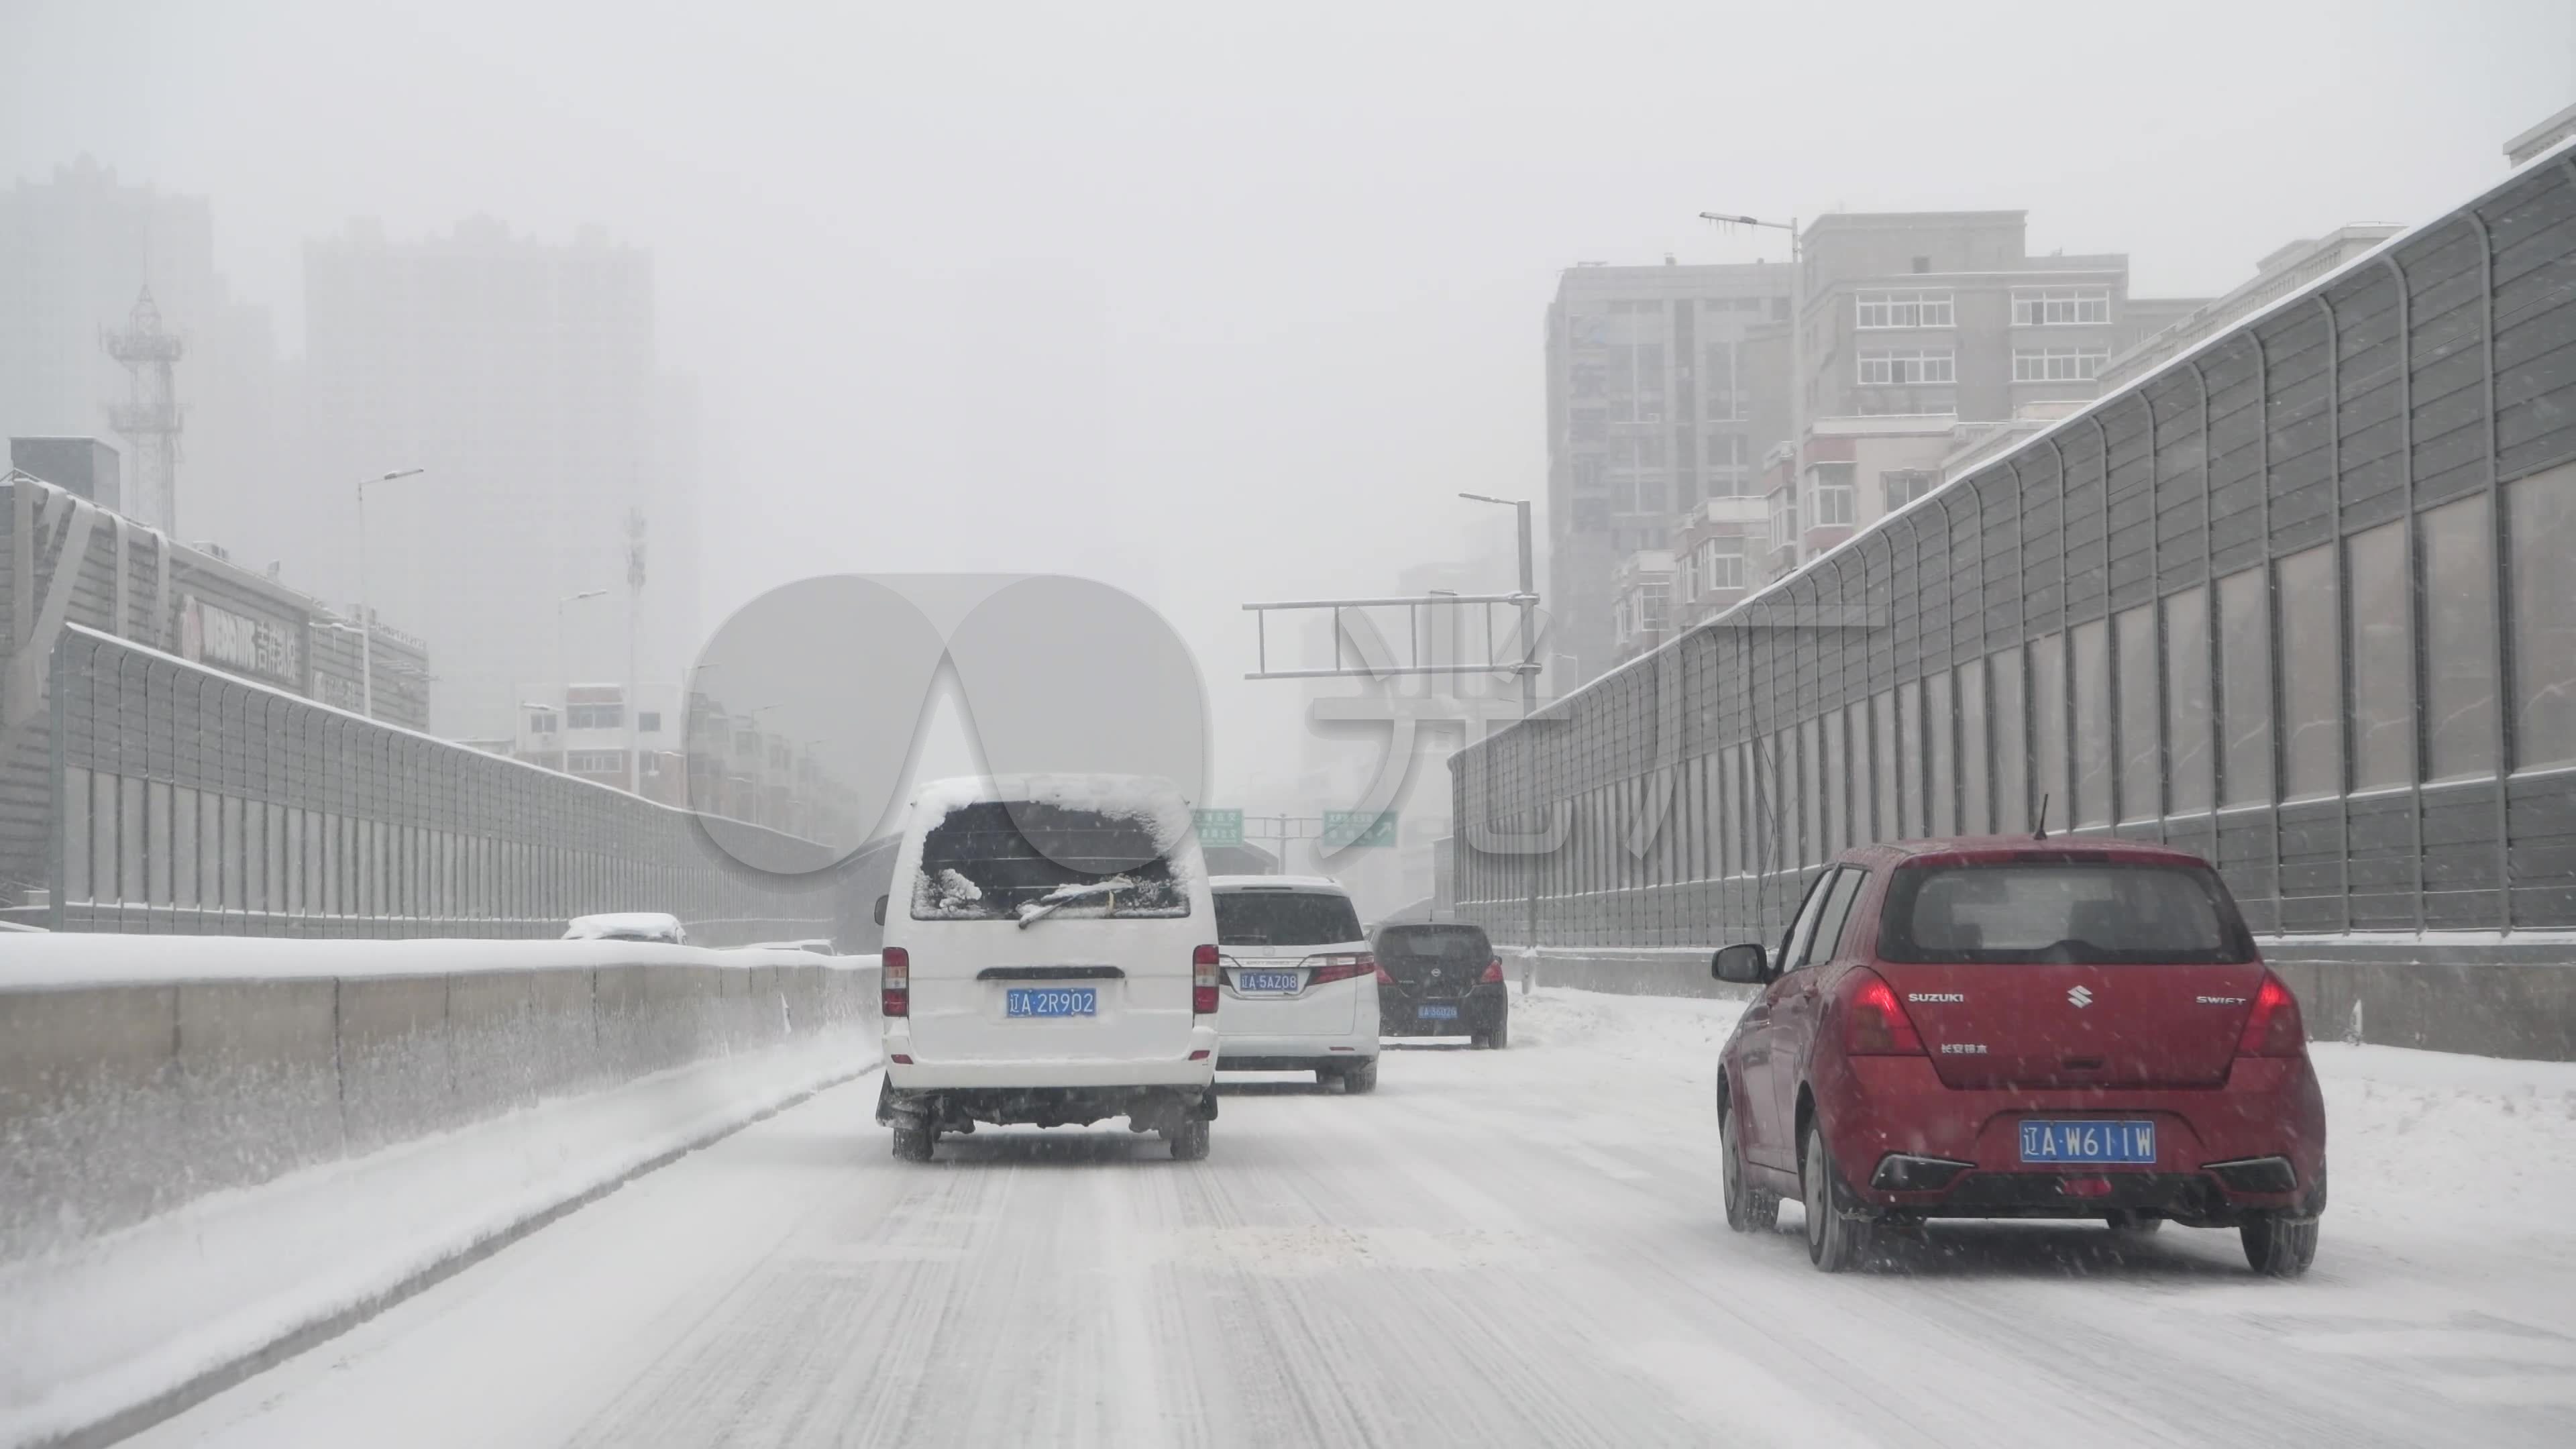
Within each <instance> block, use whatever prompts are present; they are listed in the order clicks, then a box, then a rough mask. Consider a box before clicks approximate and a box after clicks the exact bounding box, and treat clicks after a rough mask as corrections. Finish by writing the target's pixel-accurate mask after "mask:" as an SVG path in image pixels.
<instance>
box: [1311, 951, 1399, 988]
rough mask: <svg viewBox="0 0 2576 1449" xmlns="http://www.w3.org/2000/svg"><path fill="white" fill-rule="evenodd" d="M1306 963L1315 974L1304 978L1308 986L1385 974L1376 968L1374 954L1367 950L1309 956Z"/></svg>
mask: <svg viewBox="0 0 2576 1449" xmlns="http://www.w3.org/2000/svg"><path fill="white" fill-rule="evenodd" d="M1306 964H1307V965H1309V966H1311V967H1313V968H1314V969H1315V974H1314V975H1312V976H1309V977H1307V978H1306V984H1307V985H1309V986H1323V985H1327V984H1329V983H1331V982H1335V981H1351V980H1355V979H1357V978H1359V977H1362V976H1384V975H1385V974H1386V973H1385V972H1383V971H1380V970H1378V969H1377V956H1376V954H1375V953H1373V952H1368V951H1353V952H1349V953H1347V954H1342V953H1336V954H1333V955H1329V956H1309V957H1307V958H1306Z"/></svg>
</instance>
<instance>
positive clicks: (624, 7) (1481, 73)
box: [0, 0, 2576, 806]
mask: <svg viewBox="0 0 2576 1449" xmlns="http://www.w3.org/2000/svg"><path fill="white" fill-rule="evenodd" d="M772 8H778V9H785V8H786V7H753V6H738V7H719V6H711V5H704V4H691V5H658V6H657V5H644V4H636V3H600V4H582V5H541V4H532V3H526V0H519V3H509V4H487V3H481V0H451V3H445V4H441V5H437V6H422V7H400V8H397V7H368V6H361V5H356V4H331V3H312V4H291V3H273V4H257V3H249V0H237V3H226V4H220V5H218V4H179V3H172V4H164V5H142V4H118V3H95V0H46V3H30V0H11V3H9V4H7V5H6V6H5V7H0V183H5V181H7V180H9V179H14V178H19V177H28V178H41V177H44V176H46V175H49V174H50V173H51V171H52V169H53V167H54V166H56V165H57V164H60V163H63V162H67V161H69V160H71V159H72V158H73V157H75V156H77V155H79V154H81V153H83V152H87V153H90V154H92V155H95V156H96V157H97V158H98V159H99V160H100V161H101V162H102V163H104V164H108V165H113V166H115V167H116V168H117V169H118V171H119V172H120V174H121V175H122V176H123V177H124V178H125V179H126V180H129V181H143V182H149V183H152V184H154V185H156V186H159V187H161V188H163V189H165V190H175V191H180V192H185V193H195V194H203V195H207V196H209V197H210V198H211V199H212V202H213V207H214V218H215V227H216V245H217V248H218V264H219V266H221V267H222V268H223V269H224V270H225V271H226V272H228V273H229V275H230V278H231V281H232V283H233V286H234V290H235V292H236V294H237V295H244V296H247V297H248V298H250V299H252V300H256V301H261V302H264V303H267V304H269V305H271V306H272V307H274V308H275V309H276V312H277V317H278V324H279V325H278V336H279V338H280V339H281V344H282V345H283V346H284V347H285V348H286V349H287V350H288V351H289V352H290V353H292V352H295V351H298V350H300V347H301V336H302V321H301V317H300V315H299V300H300V293H301V286H302V283H301V277H300V260H301V248H302V245H303V243H304V241H305V240H306V239H307V238H310V237H317V236H321V235H324V234H326V233H330V232H333V231H336V230H338V229H339V228H340V227H341V226H342V225H343V224H344V223H345V222H346V221H347V220H349V219H350V218H352V217H358V216H365V217H373V218H377V219H380V220H381V221H382V222H383V223H384V225H385V226H386V228H387V229H388V231H389V232H390V233H391V234H393V235H395V236H398V237H417V236H419V235H422V234H424V233H428V232H433V231H436V232H444V231H445V230H447V229H448V228H450V227H452V226H453V225H454V224H455V223H456V222H457V221H459V220H460V219H462V218H465V217H467V216H470V215H473V214H476V213H489V214H491V215H494V216H497V217H500V218H502V219H503V220H505V221H506V222H508V223H509V224H510V225H511V226H512V227H513V228H514V229H515V230H517V231H519V232H522V233H534V234H535V235H537V236H539V237H541V238H543V239H545V240H547V241H550V242H562V241H565V240H568V239H569V238H570V237H571V235H572V232H573V229H574V228H575V227H576V226H578V225H580V224H582V223H585V222H599V223H603V224H605V225H606V226H608V227H609V228H610V229H611V232H612V234H613V235H614V236H615V237H616V238H617V239H619V240H621V241H626V242H631V243H634V244H637V245H640V246H644V247H648V248H650V249H651V250H652V252H653V253H654V257H655V267H656V271H657V275H658V278H659V285H660V289H661V296H660V302H661V337H662V355H663V360H664V363H665V365H666V366H668V367H671V368H674V369H678V370H682V371H686V372H689V373H692V374H694V375H695V376H696V377H697V378H698V379H699V381H700V384H701V386H702V389H703V398H704V406H705V411H706V418H705V425H706V433H705V436H706V445H705V458H706V467H705V477H704V480H703V486H704V502H703V504H702V511H703V514H704V519H705V525H704V526H705V536H704V539H703V542H702V564H701V569H702V575H703V579H704V588H705V592H706V598H705V601H704V605H705V607H704V615H705V617H706V619H707V620H708V622H709V624H710V626H712V624H713V623H714V622H715V621H716V620H718V619H720V618H721V617H722V615H723V613H724V611H725V610H726V609H728V608H729V607H731V606H732V605H734V604H737V603H739V602H741V601H742V600H744V599H746V598H748V597H750V596H751V595H753V594H755V593H758V592H759V591H761V590H762V589H764V588H766V587H768V586H770V585H772V584H774V583H777V582H781V581H784V580H785V579H788V578H792V577H795V576H798V575H801V574H807V573H820V572H829V571H835V570H864V571H892V570H904V571H911V570H934V569H971V570H987V571H989V570H1014V569H1027V570H1059V571H1064V572H1072V573H1081V574H1088V575H1092V576H1095V577H1099V578H1102V579H1105V580H1107V581H1109V582H1112V583H1116V584H1119V585H1121V586H1122V587H1126V588H1128V589H1131V590H1133V591H1134V592H1137V593H1139V594H1140V595H1143V596H1144V597H1145V598H1147V599H1148V601H1150V602H1152V603H1154V604H1155V605H1156V606H1158V607H1159V608H1161V609H1163V610H1164V611H1165V612H1166V614H1167V615H1168V616H1169V617H1171V619H1172V620H1173V622H1174V624H1175V626H1176V627H1177V628H1179V630H1180V631H1181V632H1182V634H1183V636H1184V637H1185V638H1187V639H1189V640H1190V641H1191V642H1192V643H1193V644H1194V645H1195V646H1196V647H1197V648H1198V650H1199V655H1200V664H1201V668H1202V670H1203V672H1204V674H1205V675H1206V677H1207V679H1208V681H1209V684H1210V687H1211V692H1212V704H1213V709H1214V722H1215V727H1216V740H1217V751H1218V753H1217V759H1216V767H1217V778H1218V779H1219V781H1220V782H1223V783H1224V788H1222V789H1221V790H1220V791H1219V793H1220V795H1223V794H1227V793H1233V794H1237V795H1246V794H1251V793H1253V791H1254V785H1253V783H1252V782H1255V781H1259V780H1264V779H1271V778H1278V777H1283V776H1284V775H1285V774H1286V773H1287V771H1288V769H1289V768H1291V767H1293V763H1294V756H1295V754H1296V752H1297V750H1298V748H1299V739H1300V726H1299V724H1298V719H1299V707H1298V704H1297V698H1298V697H1297V695H1296V694H1295V692H1294V691H1293V690H1292V689H1291V687H1289V686H1283V685H1276V684H1268V685H1265V684H1245V683H1241V682H1237V681H1236V679H1235V677H1236V676H1238V675H1239V674H1240V673H1241V672H1242V671H1243V670H1244V669H1247V668H1249V667H1251V635H1250V626H1249V624H1248V622H1247V621H1246V616H1244V615H1242V614H1241V613H1239V612H1238V611H1237V609H1236V607H1235V606H1236V605H1237V604H1238V603H1240V602H1241V601H1243V600H1245V599H1247V598H1253V597H1265V598H1278V597H1295V596H1300V595H1320V594H1329V593H1376V592H1384V591H1387V590H1389V589H1390V588H1391V587H1392V586H1393V584H1394V581H1395V579H1394V576H1395V573H1396V571H1397V570H1398V569H1399V568H1401V567H1402V566H1404V565H1406V564H1408V563H1412V562H1415V561H1417V560H1421V559H1426V558H1437V557H1442V556H1447V555H1455V554H1458V553H1460V552H1462V551H1463V550H1464V549H1465V548H1466V547H1468V546H1469V545H1468V540H1470V538H1471V537H1472V538H1473V539H1474V540H1475V541H1476V545H1477V546H1478V547H1483V548H1494V549H1496V550H1497V551H1500V550H1501V549H1502V548H1505V547H1507V542H1506V536H1507V533H1508V529H1509V527H1510V515H1509V514H1508V513H1507V512H1505V511H1504V510H1500V509H1492V508H1485V507H1479V506H1477V505H1473V504H1467V503H1461V502H1457V501H1455V500H1454V498H1453V496H1452V495H1453V494H1454V493H1455V492H1456V490H1458V489H1460V488H1472V489H1476V490H1479V491H1485V492H1494V493H1501V494H1506V495H1524V496H1528V495H1536V494H1538V493H1539V492H1540V491H1541V490H1542V489H1543V486H1544V461H1545V452H1544V443H1543V439H1542V436H1541V424H1540V411H1539V408H1540V401H1539V400H1540V387H1541V373H1540V353H1539V342H1540V314H1541V310H1542V308H1543V307H1544V305H1545V302H1546V300H1547V298H1548V296H1549V295H1550V293H1551V291H1552V289H1553V286H1554V279H1555V274H1556V272H1557V270H1558V269H1559V268H1561V267H1564V266H1567V265H1570V264H1572V263H1574V262H1576V261H1578V260H1604V261H1612V262H1627V263H1642V262H1654V261H1659V260H1661V258H1662V257H1663V256H1664V255H1665V254H1666V253H1667V252H1670V253H1673V254H1676V255H1677V256H1678V257H1679V258H1680V259H1681V260H1683V261H1685V262H1691V261H1727V260H1750V259H1753V258H1755V257H1778V256H1779V255H1781V253H1782V245H1781V243H1780V242H1778V241H1777V240H1775V239H1765V240H1762V241H1758V242H1757V241H1754V240H1751V239H1726V238H1720V237H1717V236H1715V235H1713V234H1711V233H1710V232H1709V231H1708V230H1706V229H1705V227H1704V226H1703V225H1702V224H1701V223H1698V222H1696V221H1694V220H1692V219H1691V218H1692V216H1693V214H1694V213H1695V212H1697V211H1699V210H1702V209H1704V208H1708V209H1719V210H1740V211H1751V212H1757V213H1762V214H1766V215H1788V214H1792V213H1794V214H1796V215H1799V216H1802V217H1813V216H1815V215H1817V214H1819V213H1820V212H1823V211H1827V210H1831V209H1836V208H1844V209H1850V210H1903V209H1918V208H1919V209H1934V208H1945V209H1946V208H1961V207H2010V208H2023V209H2027V210H2028V211H2029V213H2030V242H2031V245H2032V247H2033V249H2034V250H2035V251H2038V252H2046V251H2049V250H2051V249H2056V248H2064V249H2065V250H2068V251H2074V252H2106V251H2120V252H2126V253H2128V254H2129V256H2130V258H2131V264H2132V269H2133V270H2132V292H2133V294H2135V295H2141V296H2159V295H2176V294H2190V295H2209V294H2215V293H2217V292H2219V291H2222V290H2225V289H2226V288H2228V287H2230V286H2233V285H2234V284H2236V283H2237V282H2240V281H2242V280H2244V279H2245V278H2246V277H2247V276H2248V275H2250V273H2251V270H2252V266H2253V263H2254V261H2255V259H2256V258H2258V257H2259V256H2261V255H2263V254H2264V253H2266V252H2269V251H2270V250H2272V249H2273V248H2274V247H2276V246H2279V245H2280V244H2282V243H2284V242H2286V241H2288V240H2290V239H2291V238H2293V237H2297V236H2306V235H2315V234H2317V233H2319V232H2320V231H2323V230H2326V229H2329V228H2332V227H2334V226H2337V225H2340V224H2342V223H2345V222H2350V221H2390V222H2402V223H2413V222H2416V221H2419V220H2422V219H2424V218H2425V217H2426V216H2428V215H2429V214H2431V213H2432V212H2434V211H2435V210H2437V209H2439V208H2441V207H2443V206H2445V205H2447V204H2449V203H2451V202H2453V201H2455V200H2457V199H2458V198H2459V197H2460V196H2462V195H2464V194H2466V193H2467V192H2468V191H2469V190H2470V189H2471V188H2473V187H2475V186H2478V185H2481V184H2484V183H2485V182H2487V181H2489V180H2491V179H2493V178H2494V177H2495V176H2497V175H2499V174H2501V171H2502V169H2503V161H2502V158H2501V156H2500V154H2499V151H2498V148H2499V146H2500V144H2501V143H2502V141H2503V140H2504V139H2505V137H2507V136H2508V135H2511V134H2512V133H2514V132H2516V131H2519V130H2521V129H2522V128H2524V127H2525V126H2527V125H2530V124H2531V123H2533V122H2535V121H2537V120H2539V119H2540V118H2542V117H2543V116H2545V115H2546V114H2548V113H2549V112H2551V111H2553V110H2555V109H2556V108H2558V107H2559V106H2561V105H2563V104H2565V103H2566V102H2567V101H2568V100H2570V99H2571V98H2576V6H2572V5H2570V4H2568V3H2566V0H2557V3H2545V0H2477V3H2424V4H2417V5H2370V4H2353V3H2332V4H2295V5H2292V4H2264V3H2247V0H2236V3H2228V4H2215V5H2188V4H2167V3H2157V4H2153V5H2137V6H2125V7H2109V6H2086V5H2065V4H2056V5H2036V4H2034V5H2022V6H2012V5H1991V4H1953V5H1941V6H1926V5H1922V4H1908V5H1891V6H1862V5H1839V6H1824V5H1804V4H1777V5H1766V6H1745V5H1724V4H1708V3H1703V4H1679V5H1666V6H1638V5H1611V4H1602V3H1586V4H1581V5H1574V4H1565V5H1559V6H1551V7H1527V6H1497V5H1491V4H1485V3H1459V4H1444V5H1411V6H1402V7H1380V6H1369V5H1356V6H1317V5H1312V4H1297V5H1272V6H1264V7H1254V6H1251V5H1221V6H1181V5H1174V6H1152V7H1146V6H1126V5H1091V6H1072V5H1065V6H1053V7H1047V8H1045V9H1039V8H1037V7H1032V6H1021V5H993V6H980V7H961V6H918V5H916V6H903V7H895V6H863V7H855V8H857V9H860V10H862V11H863V12H864V13H863V14H860V15H843V14H838V13H836V12H837V11H838V10H839V9H840V7H826V6H819V5H818V6H813V7H810V8H809V9H808V10H806V11H804V12H800V13H801V14H802V15H803V18H801V19H793V20H789V19H780V18H776V17H774V16H769V15H766V14H764V13H762V12H764V11H767V10H769V9H772ZM361 12H368V13H361ZM183 387H184V379H183ZM400 461H401V460H389V466H393V465H398V464H399V463H400ZM183 486H184V483H183ZM1506 556H1507V555H1506ZM1509 582H1510V580H1509V579H1507V578H1503V577H1497V578H1495V579H1493V580H1491V584H1492V586H1493V587H1495V588H1498V589H1499V588H1504V587H1507V586H1508V585H1509ZM1247 803H1255V804H1270V805H1274V806H1275V805H1276V804H1278V803H1282V802H1279V801H1277V800H1276V799H1275V798H1271V799H1260V800H1252V801H1248V802H1247ZM1308 803H1312V802H1308Z"/></svg>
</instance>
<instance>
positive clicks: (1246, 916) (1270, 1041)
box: [1211, 875, 1379, 1092]
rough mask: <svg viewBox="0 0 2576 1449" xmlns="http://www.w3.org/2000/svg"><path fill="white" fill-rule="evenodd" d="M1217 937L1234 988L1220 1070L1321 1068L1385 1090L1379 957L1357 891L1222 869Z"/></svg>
mask: <svg viewBox="0 0 2576 1449" xmlns="http://www.w3.org/2000/svg"><path fill="white" fill-rule="evenodd" d="M1211 886H1212V888H1213V890H1214V891H1215V894H1216V943H1217V950H1218V951H1219V953H1220V954H1221V957H1222V962H1223V966H1224V970H1225V991H1224V995H1223V996H1222V998H1221V999H1220V1002H1221V1004H1220V1006H1219V1008H1218V1011H1217V1018H1216V1029H1217V1037H1218V1040H1219V1041H1220V1042H1221V1043H1222V1045H1221V1046H1220V1047H1219V1048H1218V1051H1217V1060H1216V1064H1217V1069H1218V1070H1219V1071H1227V1072H1313V1073H1314V1074H1315V1080H1316V1081H1318V1082H1321V1083H1324V1084H1327V1085H1329V1084H1331V1083H1332V1082H1334V1081H1336V1080H1338V1081H1340V1082H1341V1084H1342V1090H1344V1091H1346V1092H1368V1091H1374V1090H1376V1088H1377V1058H1378V1035H1377V1030H1378V1004H1377V993H1378V981H1379V973H1378V969H1377V957H1376V956H1374V955H1372V954H1371V953H1370V951H1369V943H1368V938H1367V937H1366V936H1365V935H1363V934H1362V933H1361V930H1360V918H1359V912H1358V911H1356V910H1354V909H1353V908H1352V906H1351V898H1350V895H1349V893H1348V892H1346V891H1344V890H1343V889H1342V888H1341V886H1340V885H1339V884H1337V883H1335V882H1334V881H1331V880H1329V879H1326V878H1325V877H1322V876H1280V875H1221V876H1218V877H1216V879H1215V880H1214V881H1213V882H1211Z"/></svg>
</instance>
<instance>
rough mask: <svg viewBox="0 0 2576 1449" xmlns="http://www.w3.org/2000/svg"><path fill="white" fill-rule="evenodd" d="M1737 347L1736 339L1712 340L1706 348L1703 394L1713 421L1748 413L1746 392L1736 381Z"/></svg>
mask: <svg viewBox="0 0 2576 1449" xmlns="http://www.w3.org/2000/svg"><path fill="white" fill-rule="evenodd" d="M1735 347H1736V344H1734V343H1732V342H1712V343H1710V344H1708V347H1707V348H1706V356H1707V358H1708V361H1707V363H1706V364H1705V369H1704V370H1703V371H1702V372H1701V374H1700V396H1701V397H1702V398H1703V399H1705V400H1706V401H1707V404H1708V416H1709V419H1710V420H1711V421H1713V422H1714V421H1722V420H1725V419H1730V418H1740V417H1742V416H1744V394H1743V393H1741V392H1739V391H1737V390H1736V385H1735V361H1736V359H1735Z"/></svg>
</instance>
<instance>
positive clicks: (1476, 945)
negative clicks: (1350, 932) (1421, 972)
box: [1377, 926, 1494, 977]
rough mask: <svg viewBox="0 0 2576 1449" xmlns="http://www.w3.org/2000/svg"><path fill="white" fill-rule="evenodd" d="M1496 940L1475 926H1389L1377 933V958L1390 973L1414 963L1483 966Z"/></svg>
mask: <svg viewBox="0 0 2576 1449" xmlns="http://www.w3.org/2000/svg"><path fill="white" fill-rule="evenodd" d="M1493 956H1494V947H1493V943H1492V942H1490V941H1488V940H1486V939H1485V933H1484V931H1483V930H1481V929H1479V928H1477V927H1475V926H1389V927H1387V928H1386V929H1384V930H1382V931H1380V932H1378V933H1377V958H1378V962H1379V964H1381V965H1383V966H1385V967H1386V968H1387V971H1388V974H1390V975H1394V976H1397V977H1401V976H1402V975H1403V974H1404V968H1407V967H1411V966H1417V965H1420V966H1432V965H1444V966H1482V965H1484V964H1485V963H1486V962H1487V961H1490V960H1492V959H1493Z"/></svg>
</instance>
